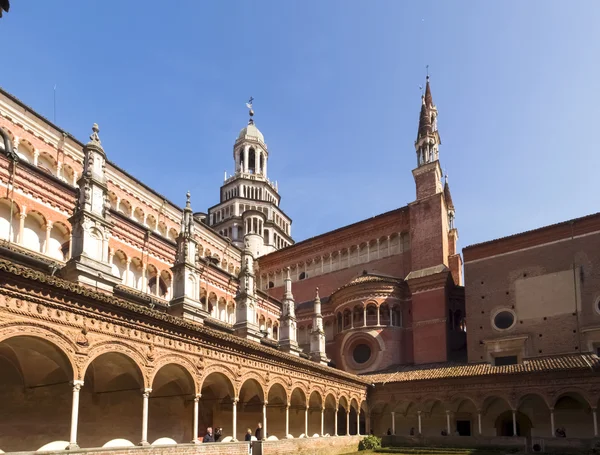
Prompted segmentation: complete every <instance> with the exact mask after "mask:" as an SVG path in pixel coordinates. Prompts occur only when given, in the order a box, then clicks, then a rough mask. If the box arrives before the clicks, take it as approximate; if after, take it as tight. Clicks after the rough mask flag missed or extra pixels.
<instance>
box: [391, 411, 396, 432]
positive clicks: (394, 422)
mask: <svg viewBox="0 0 600 455" xmlns="http://www.w3.org/2000/svg"><path fill="white" fill-rule="evenodd" d="M392 434H396V413H395V412H394V411H392Z"/></svg>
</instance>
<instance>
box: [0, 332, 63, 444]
mask: <svg viewBox="0 0 600 455" xmlns="http://www.w3.org/2000/svg"><path fill="white" fill-rule="evenodd" d="M6 329H7V328H4V330H3V331H2V332H4V333H1V332H0V336H1V337H2V339H1V340H0V383H1V384H2V387H0V402H1V403H2V410H3V412H2V413H0V425H1V426H2V428H4V429H5V431H4V432H3V437H2V449H4V450H6V451H9V452H13V451H14V452H17V451H33V450H36V449H37V448H39V447H41V446H43V445H45V444H47V443H49V442H52V441H53V440H56V439H62V440H68V436H69V428H70V414H71V412H70V410H69V409H70V408H71V403H72V387H71V381H72V380H73V378H74V369H73V365H72V362H71V358H70V355H69V353H68V352H66V351H65V350H64V349H63V348H62V346H61V345H60V344H61V343H55V342H53V340H50V339H48V338H47V337H43V336H40V334H35V335H31V334H30V333H28V332H20V333H14V331H13V333H12V334H11V333H10V332H8V331H7V330H6ZM21 422H27V425H28V426H30V427H31V428H35V429H36V431H34V432H31V433H30V434H28V436H27V437H23V433H22V432H20V431H10V430H11V429H15V430H18V428H19V426H20V423H21Z"/></svg>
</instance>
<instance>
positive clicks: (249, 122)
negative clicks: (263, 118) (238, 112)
mask: <svg viewBox="0 0 600 455" xmlns="http://www.w3.org/2000/svg"><path fill="white" fill-rule="evenodd" d="M253 101H254V98H252V97H250V99H249V100H248V102H247V103H246V107H247V108H248V109H249V110H250V112H249V114H250V120H248V125H254V120H253V119H252V117H253V116H254V111H253V110H252V102H253Z"/></svg>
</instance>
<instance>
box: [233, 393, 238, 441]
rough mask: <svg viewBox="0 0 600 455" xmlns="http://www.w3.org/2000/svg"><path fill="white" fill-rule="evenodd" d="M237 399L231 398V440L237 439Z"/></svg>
mask: <svg viewBox="0 0 600 455" xmlns="http://www.w3.org/2000/svg"><path fill="white" fill-rule="evenodd" d="M238 401H239V399H238V398H236V399H234V400H233V422H232V424H233V429H232V431H233V435H232V437H233V440H234V441H237V403H238Z"/></svg>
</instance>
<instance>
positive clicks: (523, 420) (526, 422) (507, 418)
mask: <svg viewBox="0 0 600 455" xmlns="http://www.w3.org/2000/svg"><path fill="white" fill-rule="evenodd" d="M515 419H516V427H517V432H516V433H515V432H514V423H513V411H504V412H503V413H502V414H500V415H499V416H498V417H497V418H496V424H495V427H496V434H497V435H498V436H524V437H526V438H529V437H531V428H532V427H533V424H532V423H531V420H530V419H529V417H527V416H526V415H525V414H523V413H522V412H517V413H516V414H515Z"/></svg>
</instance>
